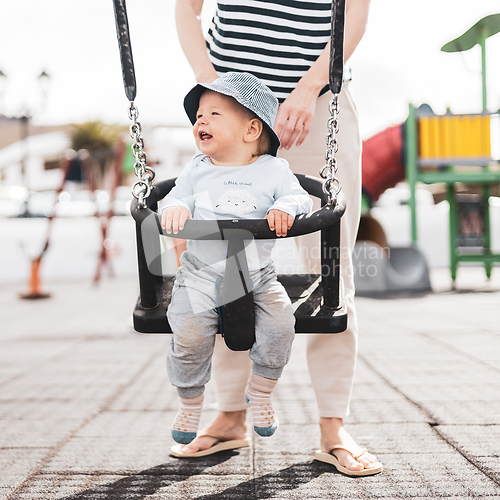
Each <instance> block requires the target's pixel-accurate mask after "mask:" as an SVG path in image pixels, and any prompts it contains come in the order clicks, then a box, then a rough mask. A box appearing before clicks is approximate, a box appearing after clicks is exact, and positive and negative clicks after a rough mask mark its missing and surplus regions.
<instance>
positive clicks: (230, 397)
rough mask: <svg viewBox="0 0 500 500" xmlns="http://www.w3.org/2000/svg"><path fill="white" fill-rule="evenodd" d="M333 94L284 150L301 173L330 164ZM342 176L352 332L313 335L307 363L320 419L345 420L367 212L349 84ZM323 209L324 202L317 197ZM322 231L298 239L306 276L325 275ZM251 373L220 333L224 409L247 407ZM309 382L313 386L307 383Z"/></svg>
mask: <svg viewBox="0 0 500 500" xmlns="http://www.w3.org/2000/svg"><path fill="white" fill-rule="evenodd" d="M331 97H332V95H331V93H329V92H328V93H327V94H325V95H323V96H321V97H320V98H318V102H317V107H316V113H315V117H314V121H313V124H312V127H311V131H310V132H309V135H308V136H307V138H306V140H305V141H304V142H303V143H302V145H301V146H299V147H296V146H292V148H290V149H289V150H288V151H285V150H280V154H279V156H281V157H283V158H285V159H286V160H288V162H289V163H290V167H291V169H292V170H293V171H294V172H296V173H302V174H307V175H311V176H315V177H319V171H320V169H321V168H322V167H323V165H324V164H325V150H326V142H325V138H326V134H327V121H328V118H329V116H330V112H329V103H330V101H331ZM337 138H338V142H339V151H338V153H337V161H338V173H337V176H338V178H339V179H340V182H341V183H342V192H343V193H344V195H345V197H346V200H347V210H346V212H345V214H344V216H343V217H342V223H341V242H340V245H341V249H340V250H341V258H340V266H341V267H340V268H341V278H342V280H343V282H344V293H345V301H346V307H347V313H348V326H347V330H346V331H345V332H343V333H339V334H333V335H328V334H308V335H307V362H308V367H309V373H310V376H311V381H312V385H313V388H314V391H315V393H316V399H317V402H318V410H319V416H320V417H338V418H345V417H346V416H347V415H348V414H349V401H350V397H351V389H352V382H353V378H354V370H355V365H356V353H357V319H356V310H355V307H354V278H353V266H352V251H353V248H354V243H355V241H356V234H357V230H358V225H359V217H360V211H361V140H360V136H359V129H358V118H357V113H356V108H355V106H354V103H353V101H352V98H351V95H350V93H349V88H348V84H347V85H344V87H343V89H342V91H341V93H340V113H339V134H338V137H337ZM315 202H316V203H317V205H316V206H315V209H316V208H318V207H319V200H317V199H315ZM319 244H320V236H319V233H313V234H310V235H307V236H302V237H300V238H298V246H299V253H300V255H301V256H302V259H303V261H304V263H305V265H306V272H309V273H315V274H319V273H320V266H321V264H320V258H319V248H320V246H319ZM249 375H250V360H249V358H248V353H247V352H234V351H230V350H229V349H228V348H227V347H226V345H225V344H224V341H223V340H222V339H221V338H220V335H217V342H216V346H215V351H214V358H213V377H214V381H215V384H216V394H217V402H218V407H219V410H221V411H238V410H242V409H245V408H246V404H245V401H244V390H245V387H246V384H247V380H248V377H249ZM305 383H307V382H306V381H305Z"/></svg>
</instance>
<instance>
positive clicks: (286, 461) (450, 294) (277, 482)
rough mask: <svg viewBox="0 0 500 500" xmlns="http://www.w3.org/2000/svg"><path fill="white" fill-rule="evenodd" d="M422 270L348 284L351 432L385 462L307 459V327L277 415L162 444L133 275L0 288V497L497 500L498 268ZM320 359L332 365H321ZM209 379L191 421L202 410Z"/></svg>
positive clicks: (157, 392) (157, 385)
mask: <svg viewBox="0 0 500 500" xmlns="http://www.w3.org/2000/svg"><path fill="white" fill-rule="evenodd" d="M459 273H460V274H459V280H458V287H459V290H457V291H451V290H450V283H449V278H448V277H447V272H446V270H438V271H433V274H432V281H433V287H434V290H435V292H434V293H433V294H428V295H423V296H417V297H393V298H385V299H369V298H359V299H357V303H358V308H359V316H360V318H359V319H360V329H361V333H360V359H359V368H358V372H357V378H356V385H355V390H354V397H353V402H352V415H351V417H350V418H349V420H348V422H347V424H348V429H349V431H350V432H351V433H352V434H353V435H354V436H356V437H357V439H358V440H359V441H360V442H361V443H362V444H363V445H366V446H367V447H369V448H370V450H371V451H373V452H375V453H376V454H377V455H378V456H379V458H380V460H381V461H382V462H384V464H385V466H386V469H385V471H384V472H383V473H382V474H379V475H377V476H373V477H367V478H358V479H353V478H348V477H345V476H343V475H341V474H338V473H336V472H334V471H333V470H332V468H330V467H329V466H328V465H326V464H321V463H318V462H315V461H313V459H312V456H313V451H314V449H315V448H316V447H317V446H318V440H319V433H318V427H317V425H316V420H317V415H316V410H315V403H314V397H313V394H312V391H311V389H310V385H309V380H308V375H307V370H306V367H305V360H304V349H303V348H302V346H303V345H304V340H305V337H304V336H299V337H298V338H297V340H296V345H295V347H294V354H293V358H292V361H291V363H290V365H289V366H288V368H287V370H286V371H285V374H284V376H283V378H282V381H281V382H280V384H279V385H278V389H277V391H276V397H275V401H276V407H277V410H278V411H279V412H280V413H279V414H280V420H281V424H282V425H281V427H280V429H279V431H278V432H277V434H276V435H275V436H274V437H272V438H270V439H262V438H257V437H255V438H254V441H253V445H252V447H251V448H250V449H245V450H242V451H239V452H227V453H221V454H219V455H218V456H213V457H208V458H205V459H199V460H194V461H180V460H177V459H174V458H171V457H169V456H168V452H167V450H168V448H169V447H170V445H171V444H172V441H171V438H170V436H169V424H170V422H171V420H172V418H173V416H174V412H175V409H176V407H177V401H176V396H175V393H174V391H173V390H172V388H171V387H170V386H169V384H168V381H167V378H166V374H165V369H164V356H165V347H166V343H167V341H168V337H167V336H153V335H150V336H145V335H140V334H136V333H134V332H133V330H132V327H131V310H132V307H133V303H134V301H135V298H136V294H137V286H136V279H135V278H123V277H122V278H117V279H114V280H112V279H108V278H106V279H105V280H104V281H103V282H102V283H101V285H100V286H99V287H98V288H93V287H92V286H91V285H90V284H89V282H88V281H78V282H63V281H61V282H57V281H49V282H47V283H45V288H46V289H47V290H49V291H51V292H52V293H53V298H52V299H49V300H45V301H39V302H27V301H22V300H19V299H17V295H16V294H17V292H19V291H23V285H19V286H17V287H16V286H6V285H2V286H1V287H0V301H1V310H0V311H1V312H0V330H1V333H0V342H1V344H0V471H1V473H0V498H2V499H9V500H21V499H26V500H38V499H40V500H42V499H43V500H52V499H61V500H62V499H65V500H91V499H109V500H111V499H113V500H115V499H119V500H129V499H130V500H138V499H143V498H147V499H183V500H184V499H193V500H194V499H197V500H201V499H204V500H208V499H214V500H215V499H217V500H220V499H222V500H224V499H228V500H229V499H231V500H238V499H244V500H247V499H248V500H250V499H281V498H286V499H300V500H306V499H307V500H309V499H311V500H312V499H324V498H349V499H369V498H406V497H412V498H441V497H444V498H488V499H500V460H499V458H500V398H499V396H500V326H499V321H498V320H499V315H500V313H499V306H500V269H496V270H495V273H494V276H493V281H491V282H490V283H487V282H486V281H485V279H484V277H483V274H482V272H481V271H480V270H479V269H477V268H463V269H461V270H460V271H459ZM332 369H333V367H332ZM213 403H214V398H213V392H212V390H211V389H209V390H208V402H207V407H208V408H207V410H206V411H205V414H204V420H207V419H208V418H210V416H211V415H213V412H214V411H215V410H214V407H213Z"/></svg>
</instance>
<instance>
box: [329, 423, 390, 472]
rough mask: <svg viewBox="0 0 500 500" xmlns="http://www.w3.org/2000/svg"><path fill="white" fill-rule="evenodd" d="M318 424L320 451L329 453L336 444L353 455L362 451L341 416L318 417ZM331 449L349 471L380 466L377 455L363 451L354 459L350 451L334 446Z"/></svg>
mask: <svg viewBox="0 0 500 500" xmlns="http://www.w3.org/2000/svg"><path fill="white" fill-rule="evenodd" d="M319 426H320V429H321V451H323V452H325V453H330V452H331V451H332V448H334V447H335V446H336V445H342V446H345V447H346V448H348V449H349V450H351V451H352V452H353V453H354V455H355V456H357V455H359V454H360V453H361V452H362V448H361V447H360V446H358V445H357V444H356V442H355V441H354V439H353V438H352V437H351V436H350V435H349V434H348V432H347V431H346V430H345V429H344V426H343V421H342V419H341V418H320V419H319ZM333 451H334V452H335V456H336V457H337V459H338V461H339V463H340V464H341V465H342V466H344V467H345V468H346V469H348V470H350V471H360V470H363V469H375V468H378V467H380V466H381V464H380V462H378V461H377V457H376V456H375V455H372V454H370V453H363V454H362V455H361V456H359V457H358V458H357V459H355V458H354V457H353V455H352V454H351V453H349V452H348V451H346V450H343V449H341V448H336V449H335V450H333Z"/></svg>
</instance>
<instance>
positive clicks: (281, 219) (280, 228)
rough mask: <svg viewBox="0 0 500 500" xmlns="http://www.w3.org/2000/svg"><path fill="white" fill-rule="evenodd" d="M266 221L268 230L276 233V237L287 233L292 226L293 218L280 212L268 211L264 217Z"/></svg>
mask: <svg viewBox="0 0 500 500" xmlns="http://www.w3.org/2000/svg"><path fill="white" fill-rule="evenodd" d="M264 219H267V223H268V224H269V229H271V231H276V236H286V233H287V231H288V230H289V229H290V228H291V227H292V226H293V222H294V220H295V219H294V218H293V217H292V216H291V215H290V214H287V213H286V212H283V211H282V210H276V209H273V210H269V212H267V215H266V216H265V217H264Z"/></svg>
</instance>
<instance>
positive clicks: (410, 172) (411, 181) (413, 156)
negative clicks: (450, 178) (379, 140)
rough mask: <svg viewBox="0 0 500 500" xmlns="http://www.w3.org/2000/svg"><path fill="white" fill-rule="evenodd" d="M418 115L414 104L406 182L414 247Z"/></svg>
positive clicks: (409, 124) (408, 131) (408, 123)
mask: <svg viewBox="0 0 500 500" xmlns="http://www.w3.org/2000/svg"><path fill="white" fill-rule="evenodd" d="M417 154H418V153H417V113H416V110H415V107H414V106H413V104H410V106H409V110H408V119H407V120H406V159H405V160H406V161H405V163H406V181H407V182H408V186H409V188H410V200H409V203H408V204H409V207H410V224H411V226H410V227H411V241H412V244H413V245H416V244H417V238H418V234H417V201H416V196H415V189H416V186H417V174H418V171H417V169H418V165H417Z"/></svg>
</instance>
